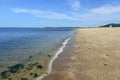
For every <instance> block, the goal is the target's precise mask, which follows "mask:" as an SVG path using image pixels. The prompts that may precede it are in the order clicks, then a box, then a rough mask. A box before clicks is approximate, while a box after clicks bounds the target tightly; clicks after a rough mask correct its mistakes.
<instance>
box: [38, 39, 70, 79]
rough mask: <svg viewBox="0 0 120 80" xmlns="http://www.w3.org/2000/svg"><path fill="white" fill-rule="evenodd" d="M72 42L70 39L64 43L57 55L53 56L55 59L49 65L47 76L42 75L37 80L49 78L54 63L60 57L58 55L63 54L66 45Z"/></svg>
mask: <svg viewBox="0 0 120 80" xmlns="http://www.w3.org/2000/svg"><path fill="white" fill-rule="evenodd" d="M69 40H70V38H67V39H66V40H65V41H64V42H63V43H62V47H61V48H60V49H59V50H58V51H57V52H56V54H55V55H54V56H53V58H52V59H51V60H50V62H49V64H48V72H47V74H46V73H45V74H43V75H41V76H40V77H37V79H36V80H42V79H43V78H44V77H46V76H48V75H49V74H50V73H51V71H52V65H53V62H54V61H55V59H56V58H57V57H58V55H59V54H60V53H62V52H63V49H64V48H65V46H66V44H67V43H68V41H69Z"/></svg>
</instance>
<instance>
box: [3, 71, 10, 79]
mask: <svg viewBox="0 0 120 80" xmlns="http://www.w3.org/2000/svg"><path fill="white" fill-rule="evenodd" d="M9 76H10V72H9V71H4V72H1V77H2V78H8V77H9Z"/></svg>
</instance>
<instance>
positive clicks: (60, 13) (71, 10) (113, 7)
mask: <svg viewBox="0 0 120 80" xmlns="http://www.w3.org/2000/svg"><path fill="white" fill-rule="evenodd" d="M108 23H120V0H0V27H95V26H99V25H104V24H108Z"/></svg>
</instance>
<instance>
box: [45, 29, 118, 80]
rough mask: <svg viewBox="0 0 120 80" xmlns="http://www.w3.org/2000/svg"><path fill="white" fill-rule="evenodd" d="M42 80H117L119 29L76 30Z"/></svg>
mask: <svg viewBox="0 0 120 80" xmlns="http://www.w3.org/2000/svg"><path fill="white" fill-rule="evenodd" d="M43 80H120V28H90V29H78V30H77V35H76V39H75V44H74V48H72V49H71V48H69V49H66V50H64V52H63V53H62V54H61V55H60V56H59V57H58V59H57V60H56V61H55V62H54V65H53V71H52V73H51V74H50V75H49V76H47V77H45V78H44V79H43Z"/></svg>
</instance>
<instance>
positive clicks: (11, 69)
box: [8, 64, 24, 73]
mask: <svg viewBox="0 0 120 80" xmlns="http://www.w3.org/2000/svg"><path fill="white" fill-rule="evenodd" d="M8 68H9V71H10V72H11V73H15V72H17V71H18V70H19V69H21V68H24V65H23V64H16V65H15V66H12V67H8Z"/></svg>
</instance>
